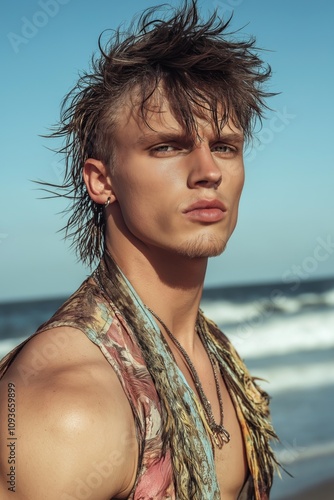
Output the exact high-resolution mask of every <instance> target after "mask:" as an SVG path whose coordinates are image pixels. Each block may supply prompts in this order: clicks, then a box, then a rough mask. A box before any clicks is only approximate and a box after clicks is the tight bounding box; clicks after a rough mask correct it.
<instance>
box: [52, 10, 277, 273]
mask: <svg viewBox="0 0 334 500" xmlns="http://www.w3.org/2000/svg"><path fill="white" fill-rule="evenodd" d="M229 23H230V19H229V20H227V21H226V22H224V21H223V20H222V19H221V18H220V17H219V16H218V13H217V11H215V12H214V13H213V14H212V16H211V17H210V18H209V19H208V20H207V21H205V22H204V21H202V20H201V19H200V17H199V13H198V8H197V0H185V1H184V3H183V5H182V7H181V8H180V9H178V10H176V11H175V10H174V11H173V13H172V15H171V16H170V17H169V18H167V16H166V15H165V16H161V18H158V9H157V8H151V9H147V10H145V11H144V13H143V14H142V15H141V16H140V18H139V21H138V23H136V24H133V25H132V26H131V28H130V30H129V31H128V32H127V33H125V34H122V33H121V30H120V29H118V30H117V31H116V32H115V33H114V34H113V36H112V37H111V39H110V40H109V42H108V43H107V44H106V45H105V47H104V48H103V47H102V42H101V36H100V39H99V49H100V54H99V57H97V56H94V57H93V58H92V64H91V72H90V73H84V74H83V75H82V76H81V77H80V78H79V80H78V82H77V84H76V85H75V87H74V88H73V89H72V90H71V91H70V92H69V94H67V95H66V96H65V98H64V101H63V103H62V107H61V119H60V123H59V124H58V125H57V127H56V128H55V129H54V132H53V133H51V134H50V136H49V137H64V138H65V143H64V145H63V147H61V148H60V149H59V150H58V152H59V153H62V154H64V155H65V165H66V167H65V172H64V179H63V183H62V184H61V185H55V184H50V183H44V185H47V186H52V187H53V188H56V192H53V194H55V195H56V196H61V197H65V198H67V199H70V200H71V203H70V206H69V207H68V208H67V209H66V210H65V212H66V213H67V212H68V213H70V216H69V218H68V221H67V224H66V225H65V227H64V228H63V229H64V230H65V238H68V237H69V238H71V239H72V246H74V248H75V249H76V251H77V254H78V256H79V258H80V259H81V260H82V261H83V262H85V263H88V264H89V265H92V264H93V262H94V260H95V259H98V258H99V257H100V256H101V254H102V253H103V250H104V229H105V218H104V207H103V205H98V204H96V203H95V202H94V201H93V200H91V198H90V197H89V195H88V193H87V190H86V186H85V184H84V182H83V179H82V167H83V164H84V162H85V160H86V159H87V158H88V157H94V158H96V159H98V160H101V161H102V162H104V163H105V164H106V165H107V166H109V167H110V168H112V165H113V158H114V153H115V151H114V148H113V140H112V138H113V127H114V126H115V124H117V120H116V112H117V111H118V110H119V109H120V107H121V106H122V103H124V102H125V99H126V98H127V97H128V96H129V93H131V91H133V90H134V89H135V91H136V96H137V97H138V99H139V103H140V104H139V109H140V113H141V116H142V118H143V119H144V120H145V116H146V114H145V112H146V110H147V104H148V102H149V99H150V97H151V96H152V95H153V94H154V92H155V90H156V89H157V87H158V85H159V84H161V83H163V87H164V91H165V93H166V97H167V99H168V100H169V104H170V106H171V109H172V112H173V113H174V115H175V117H176V119H177V120H178V121H179V122H180V123H181V124H182V125H183V126H184V127H185V130H186V131H187V132H189V133H192V134H193V133H194V132H196V124H195V119H194V109H195V108H196V109H197V110H198V109H199V108H204V109H206V110H207V111H209V112H210V113H211V114H212V119H213V123H214V124H215V126H216V127H217V128H220V127H221V126H222V125H223V124H224V123H225V122H226V121H227V120H228V119H232V120H233V121H234V123H235V124H237V125H238V126H239V127H241V129H242V130H243V131H244V134H245V137H246V139H249V138H250V137H251V136H252V131H253V127H254V123H255V121H256V119H260V120H261V118H262V114H263V110H264V109H265V108H266V107H267V106H266V104H265V102H264V101H265V98H266V97H268V96H270V95H272V94H271V93H269V92H266V91H265V90H264V88H263V84H264V83H265V82H266V81H267V79H268V77H269V76H270V74H271V69H270V66H269V65H264V63H263V61H262V60H261V59H260V58H259V57H258V55H257V50H258V49H257V48H256V47H255V39H254V38H248V39H247V40H241V41H237V40H236V39H233V38H232V33H226V32H227V27H228V26H229ZM219 107H222V108H223V110H224V116H223V118H222V120H220V119H219V118H218V116H217V108H219Z"/></svg>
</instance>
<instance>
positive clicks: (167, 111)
mask: <svg viewBox="0 0 334 500" xmlns="http://www.w3.org/2000/svg"><path fill="white" fill-rule="evenodd" d="M182 118H184V119H182ZM185 118H186V117H183V116H182V114H181V113H180V112H179V113H178V112H177V111H176V110H175V109H173V106H172V105H171V103H170V101H169V99H168V97H167V96H166V95H165V94H164V93H163V92H160V91H159V92H154V93H153V94H152V96H151V97H150V98H149V99H148V100H147V101H145V103H144V105H143V104H142V102H141V100H140V97H139V96H138V94H136V93H133V94H132V95H131V97H130V99H129V100H128V101H127V104H126V105H125V106H124V107H122V108H121V109H120V112H119V114H118V119H117V122H118V124H119V125H120V127H121V128H123V127H124V128H126V126H127V125H129V124H130V123H135V124H136V125H137V127H138V128H139V129H141V130H142V132H143V133H144V134H145V135H146V134H149V133H150V132H155V131H156V132H159V131H162V130H166V131H167V130H169V131H172V132H179V133H188V134H189V130H187V126H186V123H187V119H185ZM187 118H189V117H187ZM191 118H192V120H193V123H194V125H195V127H194V130H193V131H192V132H193V134H194V136H196V135H198V131H199V129H201V128H206V129H207V128H212V129H213V130H216V131H218V130H217V129H220V130H223V129H224V130H225V131H226V130H227V129H229V130H230V131H231V132H233V133H235V134H240V135H241V136H243V131H242V130H241V129H240V128H239V127H238V126H237V125H236V124H235V123H234V120H233V119H232V118H229V119H228V120H227V119H226V116H225V111H224V108H223V105H218V106H217V109H215V110H214V111H213V110H212V109H209V107H208V105H205V104H203V106H202V105H200V104H198V105H197V106H196V107H195V106H194V107H193V109H192V110H191Z"/></svg>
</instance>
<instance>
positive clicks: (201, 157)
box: [188, 143, 222, 189]
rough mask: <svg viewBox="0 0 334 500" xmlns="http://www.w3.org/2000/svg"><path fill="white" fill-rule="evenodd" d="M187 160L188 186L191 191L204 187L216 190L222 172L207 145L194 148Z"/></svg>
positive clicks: (220, 180)
mask: <svg viewBox="0 0 334 500" xmlns="http://www.w3.org/2000/svg"><path fill="white" fill-rule="evenodd" d="M188 160H189V162H190V164H189V175H188V186H189V187H190V188H192V189H194V188H198V187H206V188H211V189H217V188H218V186H219V185H220V184H221V182H222V172H221V170H220V168H219V166H218V165H217V163H216V160H215V158H214V156H213V155H212V152H211V150H210V147H209V146H208V145H207V144H203V143H202V144H200V145H198V146H196V147H195V148H194V149H193V151H192V152H191V153H190V155H189V157H188Z"/></svg>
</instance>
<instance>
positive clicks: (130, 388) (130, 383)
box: [0, 276, 275, 500]
mask: <svg viewBox="0 0 334 500" xmlns="http://www.w3.org/2000/svg"><path fill="white" fill-rule="evenodd" d="M132 294H135V292H134V290H133V289H132ZM136 299H137V300H138V301H140V299H139V297H138V296H136ZM148 314H149V313H148ZM149 319H150V321H152V322H154V319H153V317H150V318H149ZM61 326H68V327H74V328H76V329H79V330H81V331H82V332H83V333H84V334H85V335H86V336H87V337H88V338H89V339H90V340H91V341H92V342H93V343H94V344H96V345H97V346H98V347H99V348H100V350H101V352H102V353H103V355H104V356H105V358H106V359H107V361H108V362H109V363H110V365H111V367H112V368H113V370H114V371H115V373H116V375H117V377H118V379H119V381H120V383H121V385H122V388H123V390H124V393H125V395H126V397H127V399H128V401H129V404H130V406H131V408H132V411H133V415H134V419H135V427H136V432H137V439H138V444H139V462H138V470H137V477H136V481H135V484H134V487H133V489H132V491H131V493H130V495H129V497H128V498H129V500H149V499H155V500H165V499H166V500H167V499H169V500H172V499H177V495H176V492H175V481H174V476H173V467H172V453H173V450H172V449H171V448H170V447H167V449H164V446H163V442H162V437H161V436H162V430H163V429H162V425H163V423H162V411H163V410H162V406H161V401H160V398H159V395H158V393H157V390H156V387H155V384H154V382H153V379H152V376H151V374H150V372H149V370H148V367H147V363H146V362H145V360H144V357H143V354H142V349H141V347H140V345H139V344H138V341H137V338H136V333H135V332H134V331H133V329H132V328H131V326H130V325H129V324H128V322H127V320H126V319H125V318H124V315H123V314H122V313H121V312H120V310H119V309H118V308H117V307H116V306H115V304H114V303H113V302H112V301H111V300H110V297H108V298H107V297H106V295H105V294H104V293H103V290H101V288H100V287H99V286H98V283H97V281H96V280H95V279H94V277H93V276H91V277H89V278H88V279H87V280H85V281H84V282H83V284H82V285H81V287H80V288H79V289H78V290H77V291H76V292H75V293H74V294H73V295H72V296H71V297H70V298H69V299H68V300H67V301H66V302H65V303H64V304H63V305H62V306H61V307H60V308H59V309H58V311H57V312H56V313H55V314H54V315H53V316H52V318H51V319H50V320H48V321H47V322H46V323H44V324H43V325H41V326H40V327H39V328H38V330H37V331H36V332H35V334H34V335H37V334H41V333H42V332H43V331H45V330H50V329H52V328H56V327H61ZM155 327H156V329H158V327H157V325H156V324H155ZM159 333H160V332H159ZM221 335H223V334H221ZM30 338H31V337H30ZM28 341H29V339H27V340H25V341H24V342H23V343H22V344H20V345H19V346H17V347H16V348H15V349H14V350H13V351H12V352H11V353H9V354H8V355H7V356H6V357H5V358H4V359H3V360H2V362H1V363H0V377H1V376H3V374H4V373H5V371H6V369H7V368H8V366H9V365H10V363H11V362H12V361H13V359H14V358H15V356H16V355H17V353H18V352H19V351H20V350H21V349H22V347H23V346H24V345H25V344H26V343H27V342H28ZM236 359H237V362H240V363H242V362H241V360H240V358H236ZM242 368H243V369H244V367H242ZM177 369H178V368H177ZM179 371H180V370H179ZM181 378H182V382H183V383H184V384H187V382H186V379H185V378H184V377H181ZM187 386H188V384H187ZM227 387H229V384H227ZM188 388H189V386H188ZM189 389H190V388H189ZM190 390H191V389H190ZM234 396H235V395H234V394H233V393H231V397H232V401H233V402H234V405H235V407H236V413H237V416H238V419H239V423H240V426H241V429H242V432H243V437H244V443H245V449H246V453H247V458H248V464H249V470H250V475H249V477H248V479H247V481H246V483H245V485H244V487H243V490H242V492H241V493H240V496H239V500H251V499H256V500H266V499H268V498H269V489H270V486H268V485H266V486H264V485H263V484H261V481H260V480H258V479H257V478H258V471H257V467H259V464H258V463H257V462H256V460H254V450H255V446H256V443H254V442H253V440H252V439H250V434H249V423H247V421H246V418H245V415H244V412H243V409H242V408H240V407H239V406H240V405H239V403H238V400H237V399H236V398H235V397H234ZM247 397H248V398H249V397H254V398H255V399H257V403H258V402H259V401H261V403H263V395H262V394H261V393H260V392H257V389H256V386H255V385H252V386H251V387H250V391H249V393H248V394H247ZM238 405H239V406H238ZM272 436H275V435H274V434H272ZM265 438H266V439H267V437H265ZM205 439H206V444H207V445H208V446H209V447H211V441H210V440H209V439H208V438H207V436H206V437H205ZM211 451H212V450H211ZM211 451H208V450H206V452H207V453H208V454H209V455H210V453H211ZM273 460H274V459H273ZM210 469H211V470H210ZM203 476H205V477H203V483H205V484H206V483H207V486H204V487H207V490H206V491H205V490H203V500H216V499H218V498H220V493H219V487H218V484H217V478H216V474H215V469H214V462H213V461H211V463H210V465H209V466H208V470H207V471H205V469H204V468H203ZM254 478H255V479H256V481H254Z"/></svg>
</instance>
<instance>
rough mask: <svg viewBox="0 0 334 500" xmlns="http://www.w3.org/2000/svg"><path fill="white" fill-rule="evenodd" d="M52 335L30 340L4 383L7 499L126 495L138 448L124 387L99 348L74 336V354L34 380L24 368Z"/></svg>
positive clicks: (0, 417)
mask: <svg viewBox="0 0 334 500" xmlns="http://www.w3.org/2000/svg"><path fill="white" fill-rule="evenodd" d="M72 330H73V329H72ZM74 332H75V331H74ZM50 335H51V334H50ZM50 335H49V332H47V334H46V335H45V334H41V335H40V336H37V337H36V338H35V339H33V340H32V341H30V342H29V343H28V344H27V346H26V347H25V349H24V352H23V353H22V354H20V355H19V357H18V358H17V359H16V360H15V362H14V363H13V365H12V366H11V367H10V369H9V370H8V372H7V373H6V375H5V377H4V378H3V379H2V380H1V382H0V398H1V400H0V401H1V406H0V426H1V428H0V436H1V441H0V471H1V472H0V498H1V499H4V500H5V499H6V500H7V499H8V500H10V499H20V500H36V499H38V500H44V499H45V500H73V499H81V498H94V500H100V499H101V500H107V499H108V500H109V499H110V498H111V497H113V496H117V497H118V498H122V497H124V498H126V497H127V496H128V493H129V492H130V489H131V486H132V484H133V481H134V479H135V473H136V465H137V455H138V447H137V442H136V439H135V437H134V423H133V416H132V412H131V409H130V406H129V403H128V401H127V399H126V397H125V395H124V392H123V390H122V388H121V386H120V383H119V381H118V379H117V377H116V375H115V373H114V371H113V370H112V368H111V367H110V366H109V365H108V363H107V362H106V360H105V359H104V357H103V356H102V354H101V353H100V352H99V350H98V349H96V348H95V346H94V345H93V344H91V343H90V342H89V341H88V340H87V339H86V338H85V337H84V335H83V334H82V333H81V332H77V334H75V333H73V331H72V332H71V335H70V336H71V339H70V342H69V345H67V348H66V354H67V356H66V355H65V353H62V354H63V356H62V358H61V357H60V356H59V357H58V358H57V359H54V360H49V363H48V365H47V366H45V367H44V368H42V369H40V370H37V371H35V373H34V375H33V376H31V377H30V378H29V381H28V383H27V378H24V377H22V370H20V367H21V368H22V366H24V367H25V368H26V369H29V366H31V365H29V362H31V359H32V355H33V354H34V353H36V350H38V352H43V346H44V347H45V345H46V344H45V343H46V342H48V336H50ZM49 342H50V340H49ZM29 344H31V345H29ZM70 344H72V345H70ZM71 349H73V350H72V352H71ZM78 351H79V354H73V352H78ZM35 367H36V366H35ZM26 373H28V372H26Z"/></svg>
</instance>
